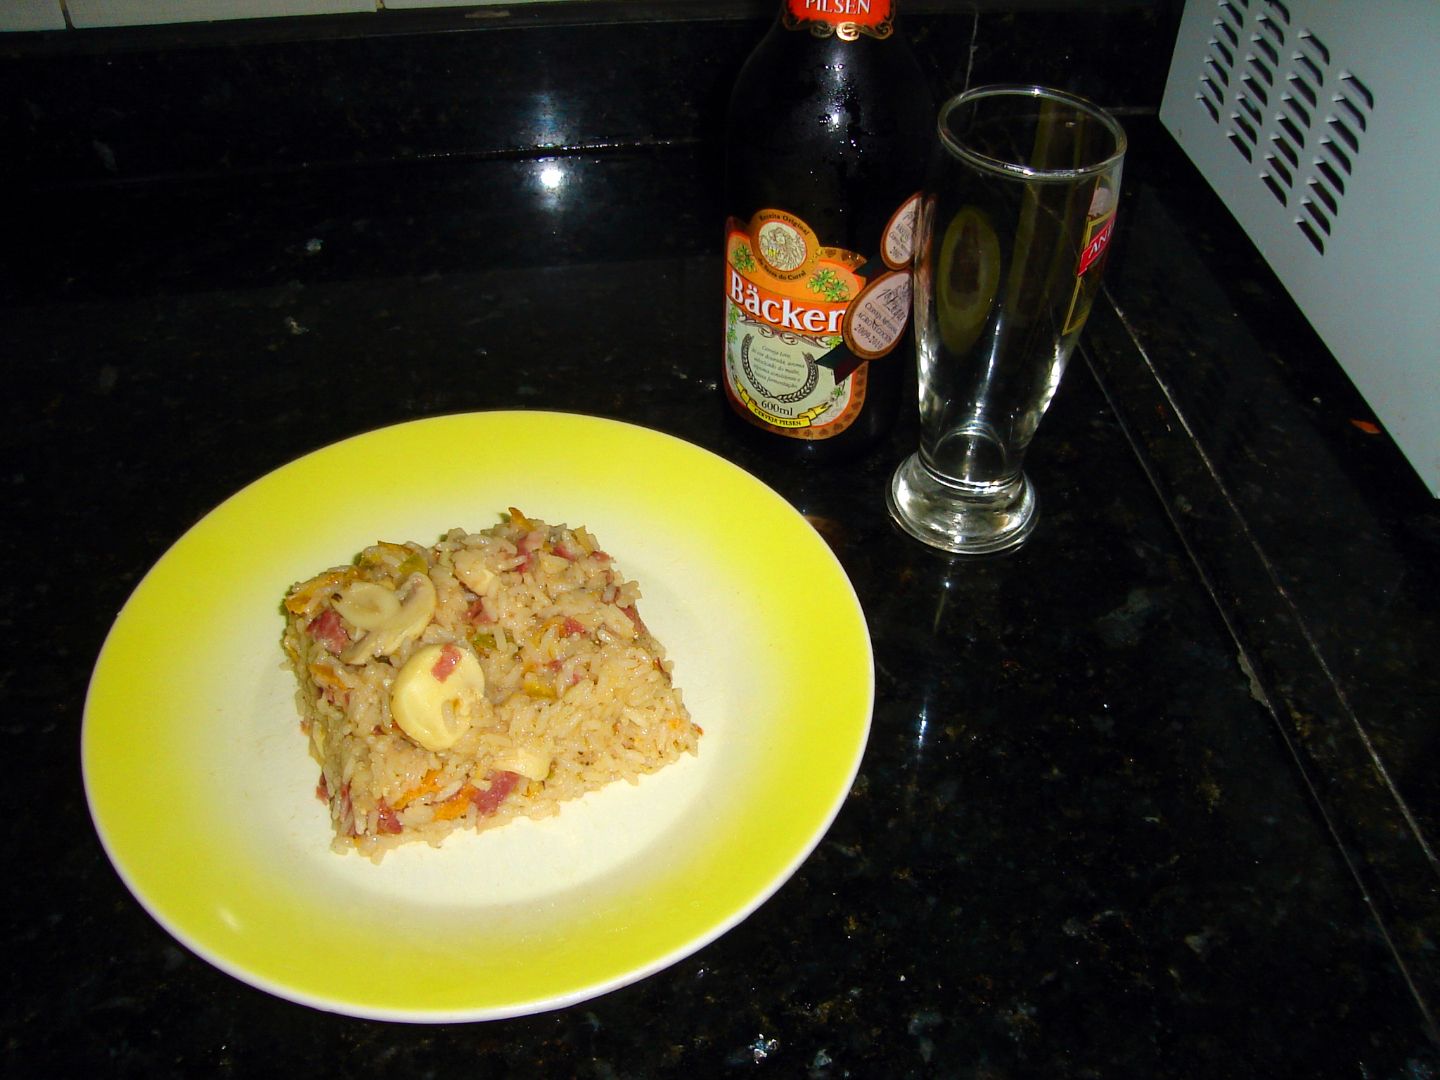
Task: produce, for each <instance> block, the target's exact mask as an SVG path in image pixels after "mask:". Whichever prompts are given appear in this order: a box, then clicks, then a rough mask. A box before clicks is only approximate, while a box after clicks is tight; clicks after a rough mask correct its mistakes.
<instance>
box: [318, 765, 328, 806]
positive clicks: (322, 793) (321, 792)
mask: <svg viewBox="0 0 1440 1080" xmlns="http://www.w3.org/2000/svg"><path fill="white" fill-rule="evenodd" d="M315 797H316V798H317V799H319V800H320V801H321V802H323V803H326V804H328V803H329V802H330V781H328V780H326V779H325V774H324V773H323V772H322V773H321V774H320V782H319V783H318V784H316V785H315Z"/></svg>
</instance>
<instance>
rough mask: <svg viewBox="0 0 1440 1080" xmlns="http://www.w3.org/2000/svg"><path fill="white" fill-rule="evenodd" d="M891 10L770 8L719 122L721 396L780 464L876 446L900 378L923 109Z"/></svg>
mask: <svg viewBox="0 0 1440 1080" xmlns="http://www.w3.org/2000/svg"><path fill="white" fill-rule="evenodd" d="M895 7H896V0H781V3H780V11H779V14H778V16H777V17H776V20H775V22H774V24H773V25H772V26H771V28H770V30H769V32H768V33H767V34H766V36H765V37H764V38H763V39H762V40H761V42H760V43H759V45H758V46H757V47H756V48H755V51H754V52H753V53H751V55H750V57H749V59H748V60H747V61H746V62H745V65H744V67H743V68H742V69H741V72H740V76H739V78H738V80H737V82H736V84H735V88H734V90H733V92H732V94H731V99H730V107H729V111H728V115H727V119H726V166H725V202H726V207H725V209H726V214H727V221H726V237H725V263H726V265H725V360H724V368H723V370H722V377H721V386H722V391H723V393H724V395H725V397H726V399H727V400H728V402H729V403H730V407H731V409H732V410H733V412H734V414H735V415H736V416H737V417H739V418H740V420H741V421H742V423H741V425H740V426H741V427H742V428H744V429H746V430H749V431H753V432H761V433H764V436H763V437H762V438H760V439H759V441H760V442H761V443H762V444H763V445H765V446H766V447H767V448H768V452H771V453H774V454H776V455H780V456H783V457H785V458H787V459H790V460H814V461H829V460H839V459H842V458H847V457H851V456H853V455H854V454H856V453H858V452H860V451H863V450H865V449H866V448H868V447H870V446H872V445H873V444H874V443H875V442H876V441H877V440H878V439H879V438H880V437H881V436H882V435H884V434H885V432H886V430H887V429H888V428H889V426H890V425H891V423H892V422H893V420H894V418H895V415H896V413H897V410H898V408H899V400H900V396H901V387H902V385H903V384H904V382H905V378H904V376H905V374H906V370H905V369H906V366H907V365H908V366H910V367H913V365H914V358H913V351H912V349H911V347H910V344H909V343H910V340H911V339H910V334H909V332H908V326H909V314H910V252H911V243H912V236H913V229H914V219H915V209H916V206H917V204H918V201H919V200H918V193H919V189H920V184H921V179H922V177H923V174H924V170H925V165H926V155H927V153H928V152H929V148H930V143H931V141H932V136H933V132H934V114H933V99H932V97H931V94H930V91H929V87H928V85H927V82H926V79H925V77H924V75H923V74H922V72H921V70H920V67H919V64H918V63H917V62H916V60H915V58H914V56H913V54H912V53H911V52H910V49H909V46H908V44H907V43H906V42H905V41H904V39H903V38H902V37H901V36H900V35H899V34H898V33H897V32H896V27H895Z"/></svg>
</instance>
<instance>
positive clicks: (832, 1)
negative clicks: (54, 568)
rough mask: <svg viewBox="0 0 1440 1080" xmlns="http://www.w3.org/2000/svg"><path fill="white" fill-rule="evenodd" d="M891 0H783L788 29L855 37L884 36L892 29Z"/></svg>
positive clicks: (784, 21) (785, 23)
mask: <svg viewBox="0 0 1440 1080" xmlns="http://www.w3.org/2000/svg"><path fill="white" fill-rule="evenodd" d="M892 7H893V5H892V4H891V2H890V0H785V7H784V8H783V13H782V22H783V23H784V26H785V28H786V29H787V30H802V29H803V30H809V31H810V32H811V33H812V34H814V35H816V36H817V37H829V36H830V35H831V34H834V35H836V36H837V37H839V38H840V39H841V40H843V41H854V40H855V39H856V38H857V37H859V36H860V35H861V34H868V35H869V36H870V37H874V38H887V37H889V36H890V35H891V34H892V33H893V32H894V29H895V18H894V14H895V13H894V11H893V10H892Z"/></svg>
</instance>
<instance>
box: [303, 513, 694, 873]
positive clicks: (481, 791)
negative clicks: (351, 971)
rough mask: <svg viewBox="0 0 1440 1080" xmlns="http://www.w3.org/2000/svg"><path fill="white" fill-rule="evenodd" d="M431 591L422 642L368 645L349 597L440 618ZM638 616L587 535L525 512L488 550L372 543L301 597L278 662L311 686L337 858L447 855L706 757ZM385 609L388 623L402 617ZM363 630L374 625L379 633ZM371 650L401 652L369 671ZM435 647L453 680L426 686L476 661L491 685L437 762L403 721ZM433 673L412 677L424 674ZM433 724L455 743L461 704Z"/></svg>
mask: <svg viewBox="0 0 1440 1080" xmlns="http://www.w3.org/2000/svg"><path fill="white" fill-rule="evenodd" d="M421 577H427V578H428V579H429V584H430V585H433V587H434V609H433V614H432V615H431V616H430V618H429V620H428V622H425V623H424V624H423V628H422V629H419V630H418V634H415V635H414V636H408V635H406V636H405V639H404V640H400V641H399V642H398V643H397V642H394V641H393V640H391V641H387V640H385V639H384V631H385V629H386V627H381V629H380V630H375V629H373V625H374V622H375V619H376V618H379V616H373V617H372V616H367V614H366V612H365V611H363V610H362V611H360V612H359V613H357V611H356V609H355V606H354V601H353V597H355V596H357V595H361V594H362V593H363V590H365V589H369V590H370V594H367V595H374V594H376V592H377V590H375V589H374V586H380V587H382V588H383V589H385V590H390V591H391V592H392V594H393V596H394V597H395V598H397V599H399V598H404V597H408V596H412V595H415V596H420V597H421V599H422V600H428V588H427V587H426V586H425V582H424V581H421V580H419V579H420V578H421ZM362 582H363V583H370V584H368V585H357V583H362ZM357 590H358V591H357ZM422 594H423V595H422ZM639 598H640V590H639V587H638V586H637V585H636V583H635V582H633V581H626V580H625V579H624V578H623V577H622V576H621V575H620V573H619V572H618V570H617V569H616V567H615V564H614V562H613V561H612V560H611V558H610V556H609V555H607V554H606V553H605V552H604V551H602V550H600V548H599V546H598V545H597V544H596V542H595V539H594V537H592V536H591V535H590V534H589V533H588V532H586V531H585V529H583V528H576V529H570V528H568V527H566V526H564V525H547V524H545V523H544V522H542V521H536V520H534V519H529V518H526V517H525V516H524V515H523V514H521V513H520V512H519V511H518V510H515V509H513V508H512V509H511V510H510V513H509V515H508V517H507V519H506V520H505V521H504V522H503V523H502V524H500V525H497V526H495V527H494V528H491V529H486V530H485V531H483V532H479V533H467V532H464V531H463V530H461V529H453V530H451V531H450V532H449V533H447V534H446V535H445V536H444V537H443V538H442V539H441V540H440V542H439V543H437V544H434V545H433V546H430V547H424V546H422V545H420V544H417V543H413V542H412V543H405V544H393V543H384V542H382V543H378V544H376V545H374V546H372V547H369V548H366V549H365V550H364V551H363V552H361V554H360V555H359V556H358V557H357V558H356V559H355V561H354V562H353V563H352V564H350V565H348V566H339V567H335V568H333V569H331V570H326V571H324V572H322V573H321V574H318V575H317V576H316V577H314V578H312V579H310V580H309V581H307V582H303V583H300V584H297V585H296V586H294V587H293V588H292V589H291V590H290V591H289V593H288V594H287V596H286V599H285V613H286V626H285V637H284V647H285V653H286V656H287V657H288V659H289V662H290V666H291V667H292V668H293V670H294V671H295V675H296V677H297V679H298V680H299V689H298V691H297V693H296V702H297V704H298V707H299V710H300V717H301V720H300V727H301V730H302V731H304V732H305V733H306V734H307V735H308V737H309V744H310V753H311V755H312V756H313V757H314V758H315V760H316V761H317V762H318V763H319V765H320V769H321V776H320V782H319V784H318V785H317V788H316V794H317V795H318V796H319V797H320V798H321V799H322V800H324V801H325V802H327V803H328V805H329V808H330V818H331V823H332V825H333V827H334V834H335V835H334V840H333V842H332V847H333V848H334V849H335V850H336V851H341V852H344V851H360V852H363V853H364V854H366V855H368V856H370V857H371V858H372V859H374V860H375V861H377V862H378V861H379V860H380V859H381V858H382V857H383V856H384V853H385V852H386V851H387V850H389V849H390V848H392V847H394V846H396V845H398V844H402V843H406V842H409V841H412V840H425V841H427V842H429V843H430V844H432V845H438V844H439V843H440V841H441V840H442V839H443V838H444V837H445V836H446V835H448V834H449V833H451V832H452V831H454V830H456V829H477V830H478V829H488V828H493V827H495V826H497V825H502V824H504V823H506V822H508V821H510V820H512V819H514V818H517V817H533V818H539V817H546V816H549V815H551V814H555V813H557V812H558V811H559V809H560V807H561V804H562V803H564V802H565V801H566V800H569V799H575V798H578V797H580V796H581V795H584V794H585V793H586V792H589V791H594V790H596V789H597V788H601V787H604V786H605V785H607V784H610V783H612V782H614V781H616V780H621V779H624V780H628V781H630V782H631V783H636V782H638V780H639V777H640V776H641V775H642V774H645V773H650V772H654V771H655V770H657V769H660V768H663V767H664V766H665V765H667V764H670V763H671V762H673V761H675V760H677V759H678V758H679V757H680V755H681V754H683V753H690V754H694V753H696V751H697V748H698V740H699V736H700V733H701V732H700V728H699V727H698V726H697V725H696V724H694V723H693V722H692V721H691V719H690V714H689V712H688V711H687V710H686V708H685V705H684V703H683V702H682V700H681V694H680V690H679V689H678V688H676V687H675V686H674V685H672V683H671V678H670V672H671V663H670V661H668V660H666V659H665V655H664V650H663V649H662V647H661V645H660V643H659V642H658V641H657V640H655V638H654V636H653V635H652V634H651V633H650V632H649V630H648V629H646V627H645V624H644V623H643V622H642V621H641V619H640V616H639V614H638V612H637V611H636V607H635V605H636V601H637V600H639ZM378 599H379V600H381V601H384V605H382V607H383V609H384V611H387V612H388V611H390V610H392V609H393V608H395V607H396V603H395V601H394V600H392V599H391V598H390V597H388V596H378ZM417 603H419V601H417ZM342 611H344V612H345V614H341V612H342ZM421 617H422V618H423V612H422V614H421ZM352 618H354V619H359V620H360V622H366V620H367V618H368V619H369V624H370V625H371V627H372V629H370V630H367V629H365V627H363V626H362V625H360V624H359V623H357V622H354V621H351V619H352ZM387 625H388V624H387ZM367 635H370V636H367ZM374 635H379V636H378V637H377V636H374ZM373 642H378V643H379V647H380V648H384V647H385V646H387V645H393V648H390V649H388V650H387V651H378V650H377V651H376V653H375V654H374V655H365V653H366V652H367V651H369V649H370V648H374V647H375V646H373V645H372V644H371V643H373ZM427 646H439V647H441V652H440V653H439V654H438V655H440V656H443V657H444V658H445V664H446V666H445V667H444V668H443V670H442V667H441V666H440V665H438V664H437V666H436V667H435V669H434V671H433V675H432V673H430V672H428V671H426V672H422V673H421V674H422V675H423V676H424V677H433V678H434V679H436V680H438V681H440V682H445V681H446V679H447V675H448V677H450V678H455V677H456V676H454V675H450V674H449V672H450V671H452V670H457V668H456V665H457V662H461V661H463V662H464V663H465V664H466V665H468V666H467V667H466V668H465V669H464V670H472V671H473V665H472V664H470V661H469V660H467V659H466V655H467V654H468V655H469V656H473V657H474V658H476V659H478V661H479V667H480V670H481V671H482V672H483V675H484V691H483V701H481V700H479V698H480V695H478V694H476V695H475V696H474V698H473V700H471V699H467V701H469V704H470V706H471V708H472V712H471V718H472V720H473V722H472V723H471V724H470V725H469V727H468V729H466V730H464V732H463V734H461V735H460V736H459V737H458V739H457V740H455V741H454V742H453V743H452V744H451V745H448V746H443V747H441V748H438V749H437V748H432V749H427V748H426V747H425V746H424V745H422V744H421V743H422V741H427V740H426V739H425V738H424V736H425V731H424V730H421V731H420V734H421V736H422V738H420V739H417V737H415V734H414V732H415V731H416V730H417V728H416V724H415V722H414V721H413V720H412V719H411V718H412V717H413V716H414V715H415V713H414V711H413V707H412V710H410V711H407V710H406V709H405V703H404V702H403V701H402V702H401V705H400V707H399V710H398V711H399V712H400V714H401V715H400V717H399V718H398V719H397V717H396V716H395V715H392V692H393V691H394V689H395V684H396V681H397V677H398V676H400V673H401V672H402V670H404V668H405V664H406V662H407V661H408V660H409V659H410V658H411V657H412V656H414V654H415V653H416V652H417V651H419V650H421V649H424V648H426V647H427ZM342 654H343V655H344V657H345V658H343V659H342ZM432 655H436V654H435V650H431V653H427V654H425V655H424V656H422V657H421V658H420V659H419V660H417V663H416V664H415V665H411V670H412V671H416V670H418V669H421V668H428V662H429V658H430V657H431V656H432ZM406 679H407V680H409V681H410V682H412V683H413V682H414V681H415V680H414V679H411V678H410V676H408V675H407V676H406ZM462 681H463V680H462ZM429 689H433V687H429ZM426 700H428V699H426ZM427 715H434V716H436V717H438V719H437V720H436V723H439V724H442V726H444V725H452V726H451V727H447V728H446V730H449V731H451V732H452V733H453V730H454V728H455V727H463V726H464V724H463V722H462V723H459V724H456V723H455V717H456V711H455V706H454V704H453V703H451V704H446V705H445V706H444V710H443V716H442V715H441V714H439V713H434V714H430V713H427ZM402 721H405V722H406V726H407V727H408V728H410V729H411V733H409V734H407V731H406V730H405V729H404V728H402ZM428 741H431V742H434V741H436V740H434V739H433V738H432V739H428ZM441 741H443V740H441Z"/></svg>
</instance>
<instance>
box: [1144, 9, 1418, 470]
mask: <svg viewBox="0 0 1440 1080" xmlns="http://www.w3.org/2000/svg"><path fill="white" fill-rule="evenodd" d="M1160 119H1161V122H1162V123H1163V124H1164V125H1165V127H1166V128H1167V129H1168V130H1169V131H1170V132H1171V134H1172V135H1174V137H1175V138H1176V139H1177V140H1178V141H1179V143H1180V145H1181V147H1183V148H1184V150H1185V152H1186V153H1187V154H1188V155H1189V157H1190V159H1191V160H1192V161H1193V162H1194V163H1195V165H1196V167H1197V168H1198V169H1199V170H1200V172H1201V173H1202V174H1203V175H1204V177H1205V179H1206V180H1207V181H1208V182H1209V183H1210V185H1211V186H1212V187H1214V189H1215V190H1216V192H1217V193H1218V194H1219V195H1220V197H1221V199H1222V200H1223V201H1224V202H1225V205H1226V206H1228V207H1229V208H1230V210H1231V212H1232V213H1233V214H1234V215H1235V218H1236V220H1237V221H1239V223H1240V225H1241V227H1242V228H1244V229H1245V231H1246V233H1247V234H1248V235H1249V237H1250V238H1251V240H1252V241H1253V242H1254V243H1255V245H1256V247H1257V248H1259V250H1260V252H1261V253H1262V254H1263V255H1264V257H1265V259H1266V260H1267V261H1268V262H1269V264H1270V267H1271V269H1273V270H1274V272H1275V274H1276V276H1277V277H1279V279H1280V281H1281V282H1282V283H1283V284H1284V285H1285V287H1286V288H1287V289H1288V290H1289V291H1290V294H1291V296H1292V297H1293V298H1294V300H1295V302H1296V303H1297V304H1298V305H1299V307H1300V310H1301V311H1302V312H1304V314H1305V316H1306V318H1308V319H1309V321H1310V324H1311V325H1312V326H1313V327H1314V328H1315V331H1316V332H1317V333H1318V334H1319V335H1320V337H1321V338H1322V339H1323V340H1324V342H1325V344H1326V345H1327V346H1329V348H1330V350H1331V351H1332V352H1333V353H1334V354H1335V357H1336V359H1338V360H1339V362H1340V364H1341V366H1342V367H1344V369H1345V371H1346V373H1347V374H1348V375H1349V376H1350V379H1351V381H1352V382H1353V383H1354V384H1355V386H1356V387H1357V389H1359V391H1360V392H1361V393H1362V394H1363V395H1364V396H1365V399H1366V400H1367V401H1368V402H1369V404H1370V407H1371V408H1372V409H1374V410H1375V413H1376V416H1377V417H1378V418H1379V419H1380V420H1381V421H1382V422H1383V423H1384V425H1385V427H1386V429H1387V430H1388V431H1389V432H1390V435H1391V436H1392V437H1393V438H1394V440H1395V442H1396V443H1397V444H1398V445H1399V447H1400V449H1401V451H1402V452H1403V453H1404V454H1405V456H1406V457H1407V458H1408V459H1409V461H1410V464H1411V465H1412V466H1414V468H1415V470H1416V472H1418V473H1419V474H1420V477H1421V479H1422V480H1423V481H1424V482H1425V484H1426V485H1427V486H1428V487H1429V488H1430V490H1431V492H1432V493H1433V494H1435V495H1436V496H1437V497H1440V2H1437V0H1187V2H1186V5H1185V10H1184V14H1183V17H1182V19H1181V25H1180V32H1179V36H1178V39H1177V43H1176V48H1175V54H1174V57H1173V59H1172V61H1171V67H1170V74H1169V79H1168V81H1167V83H1166V87H1165V98H1164V101H1163V103H1162V104H1161V108H1160Z"/></svg>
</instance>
